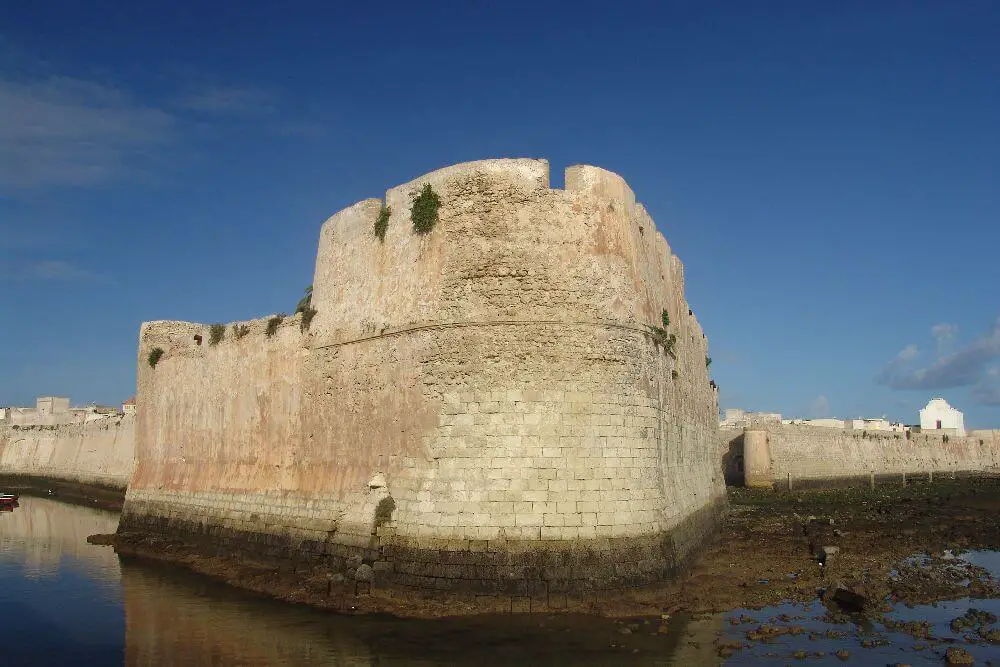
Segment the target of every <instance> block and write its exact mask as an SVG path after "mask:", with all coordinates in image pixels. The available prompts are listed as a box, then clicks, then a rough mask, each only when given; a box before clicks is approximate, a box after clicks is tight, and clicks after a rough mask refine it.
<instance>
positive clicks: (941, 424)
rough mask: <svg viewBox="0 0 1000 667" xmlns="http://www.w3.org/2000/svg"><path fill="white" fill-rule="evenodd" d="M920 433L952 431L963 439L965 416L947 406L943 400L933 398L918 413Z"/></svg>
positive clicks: (946, 402)
mask: <svg viewBox="0 0 1000 667" xmlns="http://www.w3.org/2000/svg"><path fill="white" fill-rule="evenodd" d="M920 430H921V431H954V434H955V435H957V436H960V437H965V415H963V414H962V413H961V412H959V411H958V410H956V409H955V408H953V407H951V406H950V405H948V401H946V400H944V399H943V398H934V399H931V401H930V402H929V403H928V404H927V407H925V408H924V409H923V410H921V411H920Z"/></svg>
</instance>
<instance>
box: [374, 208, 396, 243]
mask: <svg viewBox="0 0 1000 667" xmlns="http://www.w3.org/2000/svg"><path fill="white" fill-rule="evenodd" d="M391 214H392V209H390V208H389V207H388V206H386V205H385V204H382V210H381V211H379V212H378V217H377V218H375V238H377V239H378V240H379V241H381V242H382V243H385V232H386V230H387V229H389V216H390V215H391Z"/></svg>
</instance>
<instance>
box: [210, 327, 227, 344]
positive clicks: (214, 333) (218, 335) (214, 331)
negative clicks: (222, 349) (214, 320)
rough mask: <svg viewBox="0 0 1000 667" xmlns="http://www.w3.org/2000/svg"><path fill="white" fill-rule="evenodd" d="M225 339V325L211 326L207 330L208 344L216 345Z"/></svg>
mask: <svg viewBox="0 0 1000 667" xmlns="http://www.w3.org/2000/svg"><path fill="white" fill-rule="evenodd" d="M225 337H226V325H225V324H213V325H212V326H210V327H209V328H208V344H209V345H218V344H219V343H221V342H222V339H223V338H225Z"/></svg>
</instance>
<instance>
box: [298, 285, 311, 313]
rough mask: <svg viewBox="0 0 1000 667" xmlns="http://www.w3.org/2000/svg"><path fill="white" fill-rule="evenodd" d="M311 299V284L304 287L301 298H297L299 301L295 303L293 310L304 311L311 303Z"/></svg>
mask: <svg viewBox="0 0 1000 667" xmlns="http://www.w3.org/2000/svg"><path fill="white" fill-rule="evenodd" d="M312 300H313V286H312V285H309V286H308V287H306V291H305V294H303V295H302V298H301V299H299V302H298V303H297V304H295V312H296V313H303V312H305V311H306V309H307V308H309V307H310V306H311V305H312Z"/></svg>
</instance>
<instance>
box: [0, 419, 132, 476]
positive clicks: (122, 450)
mask: <svg viewBox="0 0 1000 667" xmlns="http://www.w3.org/2000/svg"><path fill="white" fill-rule="evenodd" d="M134 456H135V417H133V416H130V415H125V416H116V417H107V418H104V419H100V420H96V421H90V422H86V423H74V424H59V425H32V426H21V425H18V424H12V425H0V475H4V476H12V477H28V478H48V479H57V480H63V481H68V482H73V483H76V484H88V485H92V486H103V487H108V488H111V489H117V490H119V491H124V490H125V486H126V485H127V484H128V481H129V478H130V477H131V475H132V464H133V461H134Z"/></svg>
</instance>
